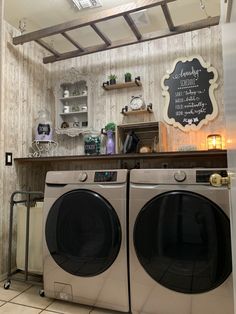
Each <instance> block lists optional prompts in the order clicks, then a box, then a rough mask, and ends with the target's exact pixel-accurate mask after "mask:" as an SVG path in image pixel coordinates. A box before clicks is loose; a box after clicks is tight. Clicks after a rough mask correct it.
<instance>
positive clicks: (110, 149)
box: [104, 122, 116, 154]
mask: <svg viewBox="0 0 236 314" xmlns="http://www.w3.org/2000/svg"><path fill="white" fill-rule="evenodd" d="M104 129H105V134H106V135H107V141H106V153H107V154H115V142H114V136H113V134H114V132H115V129H116V124H115V123H114V122H109V123H107V125H106V126H105V128H104Z"/></svg>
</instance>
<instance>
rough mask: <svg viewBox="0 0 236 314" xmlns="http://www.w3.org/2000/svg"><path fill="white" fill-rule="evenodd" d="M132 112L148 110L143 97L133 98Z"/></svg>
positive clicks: (131, 102)
mask: <svg viewBox="0 0 236 314" xmlns="http://www.w3.org/2000/svg"><path fill="white" fill-rule="evenodd" d="M129 108H130V110H144V109H145V108H146V105H145V102H144V100H143V98H142V96H141V95H140V96H132V99H131V101H130V103H129Z"/></svg>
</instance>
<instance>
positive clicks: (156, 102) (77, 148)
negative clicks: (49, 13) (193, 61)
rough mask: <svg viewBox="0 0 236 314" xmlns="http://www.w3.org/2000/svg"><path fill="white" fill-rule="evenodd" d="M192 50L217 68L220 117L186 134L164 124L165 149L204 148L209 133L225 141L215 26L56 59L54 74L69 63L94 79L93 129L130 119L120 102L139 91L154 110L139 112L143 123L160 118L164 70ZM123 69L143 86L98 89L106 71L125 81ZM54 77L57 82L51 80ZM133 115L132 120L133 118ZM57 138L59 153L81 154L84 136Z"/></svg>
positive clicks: (127, 101) (66, 68)
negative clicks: (190, 146)
mask: <svg viewBox="0 0 236 314" xmlns="http://www.w3.org/2000/svg"><path fill="white" fill-rule="evenodd" d="M195 54H199V55H201V56H202V57H203V59H204V60H205V61H206V62H210V63H211V64H212V65H213V66H214V67H215V68H216V69H217V71H218V74H219V79H218V84H219V87H218V89H217V90H216V91H215V96H216V100H217V103H218V106H219V115H218V117H217V119H215V120H214V121H213V122H210V123H209V124H208V125H207V126H204V127H202V128H201V130H200V131H198V132H194V131H192V132H188V133H185V132H183V131H180V130H178V129H176V128H173V127H172V126H168V150H169V151H175V150H178V149H180V148H181V147H182V148H183V146H185V145H193V144H194V145H196V146H197V149H206V137H207V135H208V134H211V133H221V134H222V135H223V140H224V141H225V138H224V136H225V120H224V106H223V103H222V84H223V78H222V49H221V31H220V28H219V27H217V26H216V27H211V28H205V29H202V30H199V31H194V32H189V33H185V34H180V35H177V36H172V37H168V38H163V39H159V40H154V41H150V42H147V43H142V44H136V45H133V46H127V47H122V48H118V49H114V50H111V51H105V52H100V53H95V54H91V55H87V56H84V57H80V58H74V59H69V60H66V61H61V62H58V63H54V64H52V77H53V78H55V77H56V76H58V75H63V73H66V72H67V71H69V70H70V69H71V68H73V67H74V68H76V69H79V70H80V71H81V72H88V73H89V74H90V75H92V76H94V77H95V81H96V82H95V84H94V85H93V99H95V101H94V103H93V108H92V110H93V114H94V115H93V117H94V118H93V119H94V120H93V123H92V124H93V125H94V127H95V129H97V130H100V129H101V128H102V127H104V126H105V124H106V123H107V122H110V121H114V122H116V123H118V124H120V123H125V122H126V121H127V119H130V117H125V118H124V117H123V116H122V115H121V114H120V111H121V108H122V107H123V106H124V105H127V104H128V103H129V101H130V99H131V96H132V95H134V96H136V95H140V94H141V95H142V96H143V98H144V100H145V101H146V103H147V104H148V103H150V102H151V103H152V104H153V109H154V114H153V115H145V116H143V117H142V121H147V120H158V121H162V120H163V117H162V112H163V105H164V100H163V97H162V90H161V85H160V82H161V79H162V77H163V75H164V74H165V73H166V70H169V69H170V68H171V67H172V64H173V62H174V60H175V59H176V58H178V57H182V56H190V55H195ZM125 72H131V73H132V74H133V77H135V76H140V77H141V81H142V84H143V88H142V89H141V90H140V89H132V88H130V89H121V90H120V89H119V90H111V91H104V90H103V89H102V88H101V85H102V82H104V81H107V79H108V75H109V74H111V73H115V74H116V75H117V76H118V81H120V82H124V73H125ZM53 81H56V80H55V79H53ZM137 118H139V119H140V118H141V115H138V117H137ZM132 119H134V118H133V117H132ZM136 120H137V119H136ZM134 122H135V121H134ZM57 141H58V142H59V146H58V152H57V153H58V154H59V155H64V154H67V155H73V154H78V153H79V154H80V153H82V152H83V147H82V138H79V139H78V138H76V139H65V138H64V137H63V138H62V137H60V138H59V137H57Z"/></svg>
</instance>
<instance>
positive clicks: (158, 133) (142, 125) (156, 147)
mask: <svg viewBox="0 0 236 314" xmlns="http://www.w3.org/2000/svg"><path fill="white" fill-rule="evenodd" d="M130 131H134V132H135V134H136V135H137V136H138V138H139V143H138V146H137V153H138V152H139V150H140V148H141V147H142V146H148V147H150V148H151V151H152V152H164V151H167V150H168V148H167V131H166V126H165V125H164V123H163V122H157V121H155V122H139V123H128V124H120V125H117V128H116V153H117V154H121V153H123V145H124V142H125V139H126V136H127V134H128V133H129V132H130Z"/></svg>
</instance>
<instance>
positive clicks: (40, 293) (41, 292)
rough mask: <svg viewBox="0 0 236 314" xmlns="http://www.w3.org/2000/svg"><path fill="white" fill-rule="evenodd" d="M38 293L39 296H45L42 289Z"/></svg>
mask: <svg viewBox="0 0 236 314" xmlns="http://www.w3.org/2000/svg"><path fill="white" fill-rule="evenodd" d="M39 295H40V297H42V298H43V297H45V294H44V290H43V289H40V290H39Z"/></svg>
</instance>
